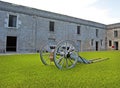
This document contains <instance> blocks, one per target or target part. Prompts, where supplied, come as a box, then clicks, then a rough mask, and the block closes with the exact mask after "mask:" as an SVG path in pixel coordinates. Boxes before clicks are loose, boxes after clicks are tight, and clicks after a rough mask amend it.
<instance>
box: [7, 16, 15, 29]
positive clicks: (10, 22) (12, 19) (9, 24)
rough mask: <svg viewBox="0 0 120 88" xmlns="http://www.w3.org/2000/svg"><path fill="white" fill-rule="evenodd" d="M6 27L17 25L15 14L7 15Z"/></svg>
mask: <svg viewBox="0 0 120 88" xmlns="http://www.w3.org/2000/svg"><path fill="white" fill-rule="evenodd" d="M8 27H17V16H16V15H9V21H8Z"/></svg>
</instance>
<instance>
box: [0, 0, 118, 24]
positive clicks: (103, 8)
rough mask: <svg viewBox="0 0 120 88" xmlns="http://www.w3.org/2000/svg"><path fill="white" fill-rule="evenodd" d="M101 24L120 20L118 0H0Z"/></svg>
mask: <svg viewBox="0 0 120 88" xmlns="http://www.w3.org/2000/svg"><path fill="white" fill-rule="evenodd" d="M0 1H5V2H10V3H14V4H18V5H23V6H28V7H32V8H37V9H40V10H46V11H50V12H54V13H59V14H63V15H68V16H72V17H76V18H80V19H85V20H90V21H95V22H99V23H103V24H113V23H119V22H120V11H119V8H120V0H0Z"/></svg>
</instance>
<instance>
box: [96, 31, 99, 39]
mask: <svg viewBox="0 0 120 88" xmlns="http://www.w3.org/2000/svg"><path fill="white" fill-rule="evenodd" d="M98 32H99V30H98V29H96V37H98V34H99V33H98Z"/></svg>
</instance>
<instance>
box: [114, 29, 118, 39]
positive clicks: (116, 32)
mask: <svg viewBox="0 0 120 88" xmlns="http://www.w3.org/2000/svg"><path fill="white" fill-rule="evenodd" d="M114 37H115V38H116V37H118V31H117V30H115V31H114Z"/></svg>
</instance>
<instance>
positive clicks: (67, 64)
mask: <svg viewBox="0 0 120 88" xmlns="http://www.w3.org/2000/svg"><path fill="white" fill-rule="evenodd" d="M67 59H68V58H66V68H68V60H67Z"/></svg>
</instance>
